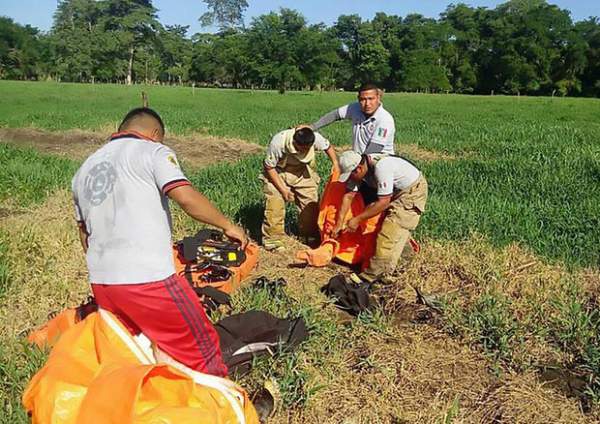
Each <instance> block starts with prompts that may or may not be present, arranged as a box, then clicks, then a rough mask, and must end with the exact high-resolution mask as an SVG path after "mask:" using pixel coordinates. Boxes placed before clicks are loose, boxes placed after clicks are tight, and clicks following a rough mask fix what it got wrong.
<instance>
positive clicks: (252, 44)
mask: <svg viewBox="0 0 600 424" xmlns="http://www.w3.org/2000/svg"><path fill="white" fill-rule="evenodd" d="M305 28H306V19H305V18H304V17H303V16H302V15H300V14H299V13H298V12H296V11H294V10H290V9H281V10H280V13H279V14H278V13H274V12H271V13H269V14H268V15H262V16H259V17H258V18H255V19H254V20H253V21H252V24H251V26H250V29H249V30H248V42H249V49H250V54H251V55H252V57H254V58H255V60H256V63H257V65H256V68H257V71H258V74H259V78H260V79H261V84H260V85H261V86H266V87H269V88H277V89H278V90H279V91H280V92H282V93H283V92H285V91H286V90H289V89H291V88H301V87H302V86H303V84H304V82H305V78H304V76H303V75H302V72H301V71H300V65H299V61H298V55H297V53H298V51H297V45H296V41H297V40H298V37H299V36H300V34H301V32H302V31H303V30H304V29H305Z"/></svg>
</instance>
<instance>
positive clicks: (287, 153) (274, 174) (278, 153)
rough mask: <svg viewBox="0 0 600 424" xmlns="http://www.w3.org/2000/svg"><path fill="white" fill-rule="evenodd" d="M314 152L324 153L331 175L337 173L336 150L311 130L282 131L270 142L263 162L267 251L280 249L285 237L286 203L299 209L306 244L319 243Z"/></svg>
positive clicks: (264, 228) (265, 242)
mask: <svg viewBox="0 0 600 424" xmlns="http://www.w3.org/2000/svg"><path fill="white" fill-rule="evenodd" d="M315 150H321V151H324V152H325V153H326V154H327V156H328V157H329V159H330V160H331V163H332V164H333V170H334V172H336V173H337V172H338V169H339V168H338V161H337V156H336V154H335V150H334V149H333V147H332V146H331V144H330V143H329V141H328V140H327V139H325V138H324V137H323V136H322V135H320V134H319V133H315V132H313V130H312V129H310V128H306V127H304V128H298V129H290V130H285V131H281V132H280V133H278V134H276V135H275V136H274V137H273V139H272V140H271V142H270V144H269V147H268V148H267V156H266V158H265V160H264V173H263V175H262V176H261V179H262V180H263V182H264V193H265V198H266V203H265V217H264V221H263V225H262V235H263V245H264V247H265V249H267V250H282V249H283V248H284V244H283V241H282V240H281V237H282V236H283V235H284V234H285V229H284V224H285V203H286V202H294V203H295V204H296V206H297V207H298V209H299V210H300V215H299V218H298V229H299V233H300V236H301V237H303V238H305V239H306V240H307V241H308V242H309V243H311V242H312V241H316V242H317V243H318V241H319V240H318V237H319V229H318V227H317V216H318V212H319V204H318V202H319V192H318V186H319V175H318V174H317V171H316V169H315V165H316V161H315Z"/></svg>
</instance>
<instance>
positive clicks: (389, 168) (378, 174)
mask: <svg viewBox="0 0 600 424" xmlns="http://www.w3.org/2000/svg"><path fill="white" fill-rule="evenodd" d="M420 176H421V172H420V171H419V170H418V169H417V168H416V167H415V166H414V165H413V164H411V163H410V162H409V161H407V160H405V159H403V158H400V157H397V156H387V157H383V158H381V159H379V161H377V163H376V164H375V166H374V167H373V168H372V169H371V170H369V173H368V174H367V175H366V177H365V182H366V183H367V184H368V185H369V186H371V187H373V188H376V189H377V196H382V197H383V196H390V195H392V194H394V193H397V192H399V191H402V190H405V189H407V188H409V187H410V186H411V185H413V184H414V183H416V182H417V180H418V179H419V177H420ZM346 187H347V188H348V189H349V190H351V191H358V189H359V184H357V183H355V182H354V181H352V180H348V183H347V184H346Z"/></svg>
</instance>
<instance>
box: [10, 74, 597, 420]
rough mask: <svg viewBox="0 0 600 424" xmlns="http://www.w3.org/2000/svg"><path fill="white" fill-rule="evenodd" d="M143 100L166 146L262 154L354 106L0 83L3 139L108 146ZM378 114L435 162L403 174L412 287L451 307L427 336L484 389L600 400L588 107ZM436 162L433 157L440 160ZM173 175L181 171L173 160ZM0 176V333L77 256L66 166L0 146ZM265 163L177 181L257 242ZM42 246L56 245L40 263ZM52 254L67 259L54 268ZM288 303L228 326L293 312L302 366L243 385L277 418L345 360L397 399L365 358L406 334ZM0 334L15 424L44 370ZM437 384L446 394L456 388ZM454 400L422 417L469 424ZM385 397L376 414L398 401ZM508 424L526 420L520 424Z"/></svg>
mask: <svg viewBox="0 0 600 424" xmlns="http://www.w3.org/2000/svg"><path fill="white" fill-rule="evenodd" d="M142 90H145V91H147V92H148V93H149V95H150V102H151V106H153V107H155V108H156V109H157V110H158V111H159V112H161V114H162V115H163V117H164V119H165V121H166V124H167V127H168V130H169V131H172V132H173V133H176V134H192V133H196V132H203V133H208V134H210V135H214V136H221V137H229V138H241V139H244V140H247V141H250V142H254V143H259V144H265V143H266V142H267V141H268V140H269V138H270V135H272V134H274V133H275V132H277V131H279V130H280V129H282V128H285V127H289V126H290V125H293V124H296V123H300V122H311V121H314V120H316V119H317V118H318V117H319V116H320V115H321V114H322V113H325V112H327V111H329V110H331V109H332V108H334V107H336V106H339V105H342V104H343V103H344V102H349V101H352V99H353V97H354V95H353V94H351V93H288V94H286V95H283V96H282V95H279V94H277V93H273V92H250V91H233V90H231V91H224V90H207V89H196V90H195V93H192V89H191V88H173V87H123V86H100V85H97V86H90V85H68V84H67V85H58V84H46V83H36V84H31V83H14V82H0V127H2V126H3V127H14V128H18V127H35V128H41V129H49V130H54V131H60V130H66V129H71V128H81V129H90V130H101V131H105V132H107V133H108V132H110V128H114V126H115V124H116V123H117V122H118V120H119V118H120V117H121V116H122V115H123V114H124V113H125V112H126V111H127V110H128V109H129V108H131V107H135V106H138V105H139V103H140V91H142ZM385 105H386V108H387V109H388V110H390V111H391V112H392V113H393V115H394V116H395V118H396V126H397V143H398V146H402V145H408V144H410V145H417V146H418V147H419V148H421V149H426V150H427V151H429V152H432V157H433V160H424V159H419V158H416V159H415V158H413V159H415V162H417V164H418V165H419V167H420V168H421V169H422V170H423V172H424V173H425V175H426V177H427V179H428V181H429V184H430V201H429V204H428V207H429V211H428V213H427V215H425V217H424V219H423V220H422V223H421V226H420V228H419V229H418V232H417V236H418V238H419V239H420V240H422V241H423V242H424V246H425V252H424V255H423V256H422V258H420V259H419V260H418V261H417V264H416V265H414V266H412V267H411V268H410V269H409V271H407V274H406V276H405V277H406V278H407V279H411V278H414V279H415V281H417V282H419V284H423V286H424V287H425V288H427V289H428V290H431V291H435V292H441V293H443V292H445V291H447V292H448V293H449V294H448V295H444V296H442V303H443V305H444V317H443V320H442V321H443V322H442V323H441V324H440V326H439V328H440V329H442V331H443V332H444V334H446V335H448V336H449V337H451V338H452V340H454V339H456V340H459V345H460V344H461V343H462V344H465V345H468V346H477V351H478V352H481V353H482V354H483V355H484V357H485V358H487V359H486V360H489V361H490V362H489V364H488V365H489V367H490V368H491V369H493V370H495V371H494V372H495V373H496V374H503V373H504V372H506V371H511V372H516V373H525V374H526V371H527V370H532V369H533V370H535V369H537V368H536V367H537V366H538V365H539V363H540V361H542V360H544V361H552V363H554V364H556V365H557V366H560V367H563V368H565V369H569V370H571V371H574V372H575V371H576V372H578V373H580V374H581V375H582V376H585V378H586V379H587V380H586V391H587V398H586V399H591V400H592V401H593V402H597V399H598V396H599V395H600V365H599V364H600V353H599V352H600V339H599V338H598V335H597V334H598V330H599V329H600V317H599V315H598V313H597V310H596V307H595V305H597V303H596V301H597V297H596V293H597V284H598V283H599V282H600V281H599V280H598V267H599V265H600V249H598V246H599V245H600V230H599V217H600V121H599V120H598V118H597V117H598V116H600V101H598V100H589V99H558V98H557V99H550V98H526V97H521V98H516V97H499V96H498V97H468V96H454V95H452V96H443V95H437V96H436V95H408V94H390V95H386V97H385ZM349 133H350V125H349V124H348V123H336V124H333V125H332V126H330V127H329V128H327V129H326V130H325V131H324V134H325V135H326V136H328V137H330V138H331V139H332V140H333V141H334V143H335V144H337V145H344V144H347V141H348V136H349ZM435 153H438V154H439V155H440V159H435ZM180 159H182V161H184V162H185V158H180ZM0 161H1V163H2V166H1V167H0V187H2V188H1V189H0V208H2V209H1V211H8V212H6V213H3V214H4V215H7V216H8V215H9V214H10V213H12V212H14V213H20V214H23V215H24V218H23V220H24V221H23V224H22V228H23V229H21V224H20V223H19V222H20V221H18V219H19V217H18V216H13V217H11V218H10V219H11V220H10V224H6V225H3V224H2V223H1V222H0V224H2V225H0V240H1V241H2V246H0V285H1V287H0V305H2V308H0V309H2V310H3V312H2V314H1V315H0V317H1V318H7V317H8V316H10V314H13V313H15V309H14V308H16V307H14V306H13V303H15V302H16V303H17V304H20V299H21V298H26V299H30V298H33V299H35V298H36V297H35V296H34V295H33V294H32V293H29V291H32V292H33V291H34V290H35V287H36V278H39V279H40V280H41V281H45V282H53V284H54V282H55V281H56V277H54V279H53V278H52V277H51V276H48V275H47V271H48V269H52V270H56V269H57V270H60V269H61V268H60V264H61V261H64V258H65V257H69V256H68V255H67V253H69V252H77V250H74V249H76V247H77V246H76V244H74V243H75V239H74V236H75V234H74V233H73V234H70V235H69V234H66V233H65V231H68V230H65V229H63V227H64V228H69V226H70V225H72V224H71V223H70V205H69V204H68V195H66V194H65V193H66V192H65V190H68V188H69V183H70V178H71V176H72V175H73V173H74V172H75V170H76V169H77V166H78V163H77V162H76V161H73V160H69V159H65V158H58V157H53V156H46V155H41V154H39V153H36V152H34V151H33V150H28V149H20V148H15V147H12V146H8V145H5V144H0ZM260 161H261V158H260V157H259V156H250V157H246V158H243V159H242V160H240V161H239V162H236V163H222V164H218V165H215V166H212V167H209V168H205V169H202V170H190V172H189V174H190V177H191V180H192V181H193V183H194V184H195V185H196V186H197V187H199V188H200V190H201V191H203V192H204V193H205V194H206V195H207V196H208V197H209V198H211V199H212V200H213V201H214V202H215V203H216V204H217V205H218V206H219V207H220V208H221V209H222V210H223V211H224V212H225V213H226V214H227V215H228V216H230V217H232V218H234V219H235V220H236V221H238V222H241V223H242V224H244V225H245V226H246V227H247V228H249V229H250V231H251V234H252V235H253V236H255V237H258V232H259V226H260V219H261V216H262V195H261V185H260V182H259V180H258V178H257V177H258V173H259V170H260ZM327 166H328V164H327V163H326V161H325V160H320V162H319V171H320V173H321V176H322V177H326V173H327V169H328V168H327ZM37 208H42V210H41V211H40V210H39V209H37ZM53 208H54V209H53ZM44 209H47V210H48V211H49V212H48V213H50V212H52V213H53V214H54V215H56V213H55V212H56V211H60V212H62V213H64V214H68V216H67V217H65V218H64V219H62V217H61V218H60V222H59V224H60V225H56V226H52V228H51V234H49V235H48V236H47V237H48V240H46V239H45V236H44V235H42V234H39V233H34V230H31V232H29V230H27V228H30V227H31V224H30V223H29V224H27V225H26V223H27V222H29V221H26V220H27V219H30V220H34V219H35V217H34V216H30V214H38V213H41V214H42V215H43V212H44V211H43V210H44ZM176 217H177V219H176V227H177V231H178V232H179V233H182V232H185V231H191V230H192V229H193V228H195V225H194V224H193V222H191V220H189V219H186V218H184V217H182V216H181V215H180V214H177V215H176ZM42 218H44V217H42ZM45 218H48V219H49V217H45ZM55 218H56V216H55ZM57 219H58V218H57ZM293 219H294V218H293V215H291V216H289V217H288V221H289V223H290V227H293ZM15 220H16V221H15ZM7 222H9V221H8V220H7ZM34 222H35V221H34ZM35 225H39V227H35ZM35 225H34V229H35V228H38V229H44V228H48V229H49V232H50V227H49V226H45V223H44V222H39V223H36V224H35ZM57 238H58V241H56V240H57ZM51 241H52V242H53V243H59V245H60V247H59V248H57V250H56V251H49V250H44V249H45V248H46V244H47V243H50V242H51ZM515 243H516V245H517V247H515ZM72 245H75V247H72ZM64 246H70V247H68V248H67V250H68V249H70V250H68V252H65V253H62V251H61V248H63V247H64ZM428 249H429V251H428ZM515 249H516V250H515ZM40 251H44V255H42V256H44V258H43V260H42V259H34V260H33V263H27V262H24V259H23V256H24V255H25V254H36V252H38V253H39V252H40ZM70 254H72V253H70ZM528 261H536V262H540V263H541V265H540V266H539V267H538V268H535V269H534V270H531V272H529V271H524V273H525V274H526V275H520V274H518V273H517V274H515V275H513V274H511V272H507V267H509V268H510V267H513V268H514V266H516V265H519V263H525V262H528ZM42 264H43V265H42ZM44 267H47V268H44ZM71 268H73V269H71ZM74 268H75V266H74V265H70V266H69V267H68V269H69V270H71V271H70V272H71V274H68V273H67V274H68V275H69V277H64V280H65V282H64V286H63V283H62V282H61V283H60V284H59V288H60V290H58V293H56V294H53V292H52V290H51V289H49V288H44V290H42V292H43V294H41V295H40V296H42V297H43V298H44V299H53V300H52V301H51V302H50V303H52V304H53V305H55V306H60V305H62V306H64V305H65V304H69V303H68V302H69V301H70V302H71V304H72V303H73V301H74V299H73V298H72V297H70V295H69V294H68V293H69V287H71V286H69V284H75V282H76V281H77V280H76V278H75V276H76V275H77V274H76V270H75V269H74ZM509 271H510V269H509ZM23 273H24V274H26V275H21V274H23ZM67 274H66V275H67ZM302 275H304V274H302ZM307 278H310V279H311V280H312V278H313V277H310V276H309V277H307ZM61 281H62V280H61ZM322 282H323V283H324V281H322ZM314 283H315V282H314V281H311V285H310V287H312V288H314ZM23 287H27V288H23ZM294 290H296V291H293V292H292V296H291V297H290V296H287V295H282V297H281V298H278V299H268V298H265V294H264V293H260V292H258V293H256V292H253V291H252V290H244V291H242V292H241V293H240V294H239V295H238V297H237V298H236V305H237V306H236V307H237V309H238V310H244V309H247V308H250V307H252V306H255V307H260V308H261V309H267V310H270V311H272V312H277V313H282V314H283V313H287V312H286V311H294V312H295V313H298V314H301V315H303V316H304V317H305V318H306V320H307V322H308V323H309V325H310V327H311V329H312V330H313V334H314V336H313V337H312V338H311V340H310V341H309V343H308V344H307V345H306V346H305V347H304V349H303V350H302V351H301V352H299V353H297V354H293V355H284V356H283V357H281V358H279V359H278V360H276V362H275V364H272V363H268V362H265V363H258V364H257V367H256V369H255V371H254V372H253V373H252V375H251V376H249V377H248V378H247V379H246V380H245V383H246V384H247V385H248V386H253V385H255V384H256V383H257V382H258V381H260V380H261V379H263V378H265V377H276V378H277V379H278V381H279V382H280V388H281V389H282V394H283V397H284V401H285V404H286V405H287V406H288V407H290V408H293V409H294V410H295V411H300V412H298V414H299V416H302V415H303V414H304V413H306V414H307V415H306V416H307V417H314V414H317V415H318V413H319V411H323V410H322V409H319V407H320V406H319V407H317V406H315V405H321V404H320V403H319V402H321V400H320V399H321V398H320V396H323V397H325V396H329V395H331V393H332V392H331V391H330V388H329V385H330V384H331V383H330V382H331V380H332V379H335V378H336V376H337V377H339V376H344V375H346V374H345V373H347V374H348V375H349V376H351V375H353V374H352V372H358V371H356V367H355V366H354V365H353V366H352V367H350V370H351V371H349V368H348V366H347V362H348V361H349V359H348V358H349V357H352V358H354V357H355V356H357V355H358V357H359V363H360V364H361V365H360V367H363V368H360V367H359V368H360V369H361V370H362V371H360V372H362V373H363V374H361V375H363V376H364V373H367V374H368V372H372V373H374V374H373V375H375V377H376V378H380V379H381V381H383V382H387V383H386V384H395V383H392V382H391V381H392V380H387V379H390V378H392V377H390V372H392V371H390V367H391V365H389V362H386V361H389V360H391V359H389V357H388V356H386V355H391V353H390V352H392V348H391V347H390V349H389V352H388V351H386V350H385V346H387V343H389V342H387V341H386V342H385V344H384V348H383V351H382V352H383V353H382V352H379V350H378V349H379V348H376V347H373V346H371V345H370V343H371V342H372V341H373V340H375V341H377V340H380V341H381V340H387V338H390V337H391V338H402V337H403V336H404V333H403V332H402V331H409V330H398V329H396V328H395V327H394V326H393V323H392V320H391V319H390V317H388V316H385V314H381V313H379V312H378V313H376V314H375V315H374V316H369V317H362V318H361V319H359V320H357V321H356V322H355V323H354V324H353V325H352V326H351V327H346V326H342V325H339V324H338V323H336V322H335V320H332V318H331V316H330V315H329V314H328V312H327V310H324V309H323V307H322V302H323V300H322V299H321V298H320V295H319V294H318V293H317V292H316V290H312V289H311V290H303V289H301V288H296V289H294ZM457 290H459V291H457ZM21 291H23V293H25V291H27V295H22V294H21ZM406 293H410V291H408V292H402V295H401V297H403V298H406V297H407V295H406ZM61 294H62V297H61ZM75 301H76V300H75ZM17 309H18V308H17ZM21 309H22V306H21ZM16 315H17V316H18V317H26V319H27V320H28V322H34V323H39V322H41V321H43V314H42V313H41V312H38V311H33V312H31V311H30V312H28V313H27V314H24V313H23V311H22V310H20V311H19V312H18V313H16ZM24 319H25V318H24ZM16 327H19V326H18V325H17V326H16ZM12 328H15V325H12V326H11V329H12ZM410 331H415V332H416V333H415V334H416V335H415V334H412V333H411V334H412V335H411V337H412V338H419V337H425V336H424V335H423V334H425V335H426V334H427V330H423V329H422V328H420V327H419V329H413V330H410ZM410 331H409V332H410ZM436 331H437V330H436ZM2 333H3V334H2V339H3V340H2V341H1V342H2V344H3V346H4V347H3V348H2V349H1V350H0V356H2V361H0V362H1V363H3V364H4V365H2V366H0V381H1V382H2V391H3V392H4V396H3V399H2V402H3V406H4V408H3V409H4V410H5V411H9V413H8V415H7V416H6V418H5V421H4V422H15V421H19V422H25V420H26V418H25V417H24V415H23V413H22V411H20V410H19V408H18V396H19V393H20V390H22V388H23V386H24V384H25V383H26V380H27V378H28V376H30V375H31V373H33V372H34V371H35V366H29V367H27V366H24V364H26V363H27V361H28V358H29V360H30V362H31V363H33V364H39V363H41V358H40V357H39V355H38V354H37V353H36V352H31V351H30V350H27V349H26V348H24V347H23V346H22V345H21V344H20V343H19V342H18V338H17V337H16V335H15V333H14V332H13V333H11V332H10V331H8V332H6V331H3V332H2ZM365 346H367V348H365ZM380 347H381V346H380ZM365 349H367V350H370V351H371V352H372V353H371V354H370V355H367V356H364V355H363V353H360V352H362V351H363V350H365ZM457 349H458V348H457ZM377 352H379V353H377ZM386 352H387V353H386ZM408 354H410V352H408ZM439 354H440V355H442V354H441V353H439ZM361 355H363V356H364V357H363V356H361ZM378 355H379V356H378ZM361 358H362V359H361ZM386 364H387V365H386ZM365 367H366V368H365ZM392 368H393V367H392ZM365 370H370V371H368V372H367V371H365ZM375 377H373V378H375ZM378 381H380V380H378ZM457 381H458V380H457ZM474 381H475V380H474ZM382 384H383V383H382ZM447 384H448V385H449V386H452V387H454V386H453V384H455V383H451V382H447ZM456 384H458V383H456ZM325 387H327V388H325ZM361 387H363V386H361ZM331 390H333V389H331ZM339 390H340V391H341V389H339ZM457 390H458V389H457ZM455 396H458V395H456V394H455V393H454V392H453V394H452V397H450V398H449V400H448V403H447V404H444V405H443V408H442V406H440V408H442V409H440V411H442V410H443V411H445V414H446V415H443V414H442V415H436V414H438V410H436V409H435V410H434V407H431V408H432V411H434V412H431V415H427V416H428V417H429V416H435V417H441V418H440V420H441V421H440V422H452V419H453V418H450V420H449V421H448V420H446V421H444V418H443V417H444V416H445V417H446V418H447V417H449V416H450V417H457V419H460V417H461V416H462V417H463V418H465V419H466V421H464V422H471V421H470V420H469V419H468V417H469V416H470V414H474V413H476V412H477V411H476V410H474V409H469V408H470V407H469V406H468V402H466V405H465V404H464V402H463V404H461V405H462V406H459V404H460V402H459V401H457V400H456V399H458V398H457V397H455ZM382 398H383V399H386V400H387V401H389V402H392V401H393V400H394V399H396V398H394V397H386V396H383V395H382ZM425 398H426V397H425ZM396 401H398V400H397V399H396ZM311 402H313V403H311ZM506 402H507V405H508V404H510V402H509V400H506ZM559 404H560V403H557V405H559ZM536 407H537V408H539V407H540V405H537V406H536ZM444 408H446V409H444ZM461 408H462V409H461ZM302 411H305V412H302ZM311 411H313V412H311ZM321 413H322V412H321ZM311 414H313V415H311ZM407 416H408V415H407ZM415 416H416V415H415ZM415 416H410V417H412V418H406V416H405V415H402V413H397V412H393V413H392V412H390V414H388V415H386V417H388V418H389V417H396V418H397V419H403V418H402V417H405V418H404V419H407V420H408V421H405V422H413V421H412V419H413V418H414V417H415ZM519 417H520V421H521V422H527V420H526V419H525V418H524V415H520V416H519ZM519 417H517V418H519ZM306 419H308V418H306ZM417 421H418V420H417ZM434 421H435V420H434ZM515 421H519V419H516V418H515ZM281 422H285V421H283V420H282V421H281ZM296 422H300V421H298V420H296ZM307 422H308V421H307ZM365 422H374V421H365ZM382 422H388V421H386V420H385V419H383V420H382ZM400 422H402V421H400ZM421 422H431V421H421ZM457 422H459V421H457ZM507 422H512V421H510V420H508V421H507ZM529 422H543V421H542V420H541V419H540V421H535V420H534V421H529ZM561 422H568V421H561ZM581 422H584V421H581Z"/></svg>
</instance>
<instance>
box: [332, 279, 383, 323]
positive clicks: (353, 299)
mask: <svg viewBox="0 0 600 424" xmlns="http://www.w3.org/2000/svg"><path fill="white" fill-rule="evenodd" d="M369 288H370V287H369V284H367V283H362V284H357V283H355V282H353V281H350V282H348V281H346V277H344V276H343V275H342V274H338V275H336V276H335V277H332V278H331V279H330V280H329V282H328V283H327V284H326V285H324V286H323V287H321V291H322V292H323V293H325V295H327V296H328V297H331V298H333V299H335V306H337V307H338V308H340V309H342V310H344V311H346V312H348V313H349V314H350V315H353V316H356V315H358V314H360V313H361V312H365V311H370V310H371V307H372V303H373V302H372V300H371V296H370V295H369Z"/></svg>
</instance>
